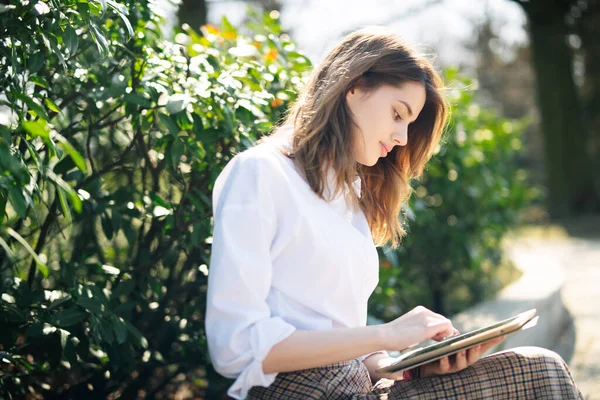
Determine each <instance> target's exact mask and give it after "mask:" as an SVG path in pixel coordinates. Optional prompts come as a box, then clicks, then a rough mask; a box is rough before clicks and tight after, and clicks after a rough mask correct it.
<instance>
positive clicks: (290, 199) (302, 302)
mask: <svg viewBox="0 0 600 400" xmlns="http://www.w3.org/2000/svg"><path fill="white" fill-rule="evenodd" d="M290 134H291V131H290V130H289V129H288V131H287V133H284V134H283V135H282V136H279V138H278V139H277V140H275V139H271V142H268V141H267V142H264V143H261V144H258V145H256V146H254V147H252V148H250V149H248V150H245V151H243V152H241V153H239V154H237V155H236V156H234V157H233V158H232V159H231V160H230V161H229V163H228V164H227V165H226V166H225V168H224V169H223V171H222V172H221V174H220V175H219V176H218V177H217V180H216V182H215V185H214V188H213V215H214V231H213V240H212V254H211V259H210V268H209V274H208V293H207V303H206V320H205V328H206V337H207V340H208V350H209V355H210V358H211V361H212V363H213V366H214V368H215V370H216V371H217V372H218V373H220V374H221V375H223V376H225V377H228V378H235V382H234V383H233V385H232V386H231V387H230V388H229V390H228V392H227V393H228V395H229V396H231V397H233V398H235V399H244V398H246V396H247V393H248V390H250V388H251V387H252V386H257V385H258V386H269V385H270V384H271V383H273V381H274V380H275V376H276V375H277V373H272V374H265V373H264V372H263V369H262V361H263V359H264V358H265V357H266V355H267V353H268V352H269V350H270V349H271V348H272V347H273V346H274V345H275V344H277V343H278V342H280V341H282V340H284V339H286V338H287V337H288V336H290V335H291V334H292V333H293V332H294V331H296V330H297V329H302V330H312V331H317V330H329V329H335V328H343V327H359V326H365V325H366V321H367V300H368V298H369V296H370V295H371V293H372V292H373V290H374V289H375V287H376V286H377V283H378V280H379V259H378V254H377V250H376V247H375V245H374V242H373V238H372V235H371V232H370V230H369V226H368V224H367V220H366V218H365V215H364V213H363V212H362V210H358V212H354V211H352V209H351V207H349V206H348V204H346V201H345V196H344V194H339V195H338V196H337V197H336V198H334V199H332V200H331V201H329V202H328V201H325V200H323V199H321V198H319V197H318V196H317V195H316V194H315V193H314V192H313V191H312V189H311V188H310V186H309V185H308V183H307V182H306V181H305V180H304V178H303V177H302V175H301V174H300V173H299V171H298V170H297V169H296V167H295V164H294V162H293V160H292V159H290V158H288V157H286V156H285V155H283V154H282V153H281V152H280V151H279V150H278V149H277V147H276V146H279V147H284V146H286V147H288V148H289V141H290V138H291V135H290ZM327 178H328V182H327V185H328V186H327V188H328V189H329V191H327V190H326V193H325V196H326V198H327V199H331V194H332V191H333V190H332V189H333V178H334V174H333V171H332V170H329V171H327ZM360 184H361V181H360V178H358V177H357V179H356V180H355V181H354V187H353V190H355V191H356V193H357V194H358V195H359V196H360ZM347 190H349V189H348V188H346V192H347ZM381 353H384V354H385V352H384V351H381ZM371 354H373V353H369V354H365V355H363V356H361V357H359V359H360V360H364V359H365V358H366V357H367V356H369V355H371Z"/></svg>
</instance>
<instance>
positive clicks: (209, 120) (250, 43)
mask: <svg viewBox="0 0 600 400" xmlns="http://www.w3.org/2000/svg"><path fill="white" fill-rule="evenodd" d="M151 4H152V3H150V2H147V1H145V0H140V1H135V0H131V1H127V2H126V3H124V4H120V3H116V2H114V1H112V0H100V1H87V0H77V1H75V0H63V1H61V2H48V3H44V2H36V1H35V0H34V1H31V2H29V3H26V2H20V1H16V0H13V1H11V2H10V4H9V5H0V7H1V8H0V27H2V28H1V29H2V30H3V32H2V33H3V34H2V37H3V38H4V39H3V40H2V41H0V69H1V71H0V88H1V89H0V99H2V100H0V101H1V105H3V106H5V108H4V110H5V111H6V110H7V109H8V110H9V111H10V118H11V121H10V122H9V123H8V124H5V125H2V126H0V133H1V139H0V168H1V173H0V224H1V228H0V245H1V246H0V252H1V253H0V259H1V263H0V268H1V269H0V274H1V279H0V291H1V292H2V293H3V294H2V300H1V302H0V326H2V329H1V330H0V362H1V363H2V373H0V382H1V385H0V397H5V396H6V397H9V396H10V395H12V396H15V397H18V396H21V395H24V394H25V393H31V394H32V395H34V396H36V397H43V398H51V397H53V396H60V397H64V398H82V397H83V396H84V395H86V393H88V392H89V391H90V390H93V392H94V395H95V396H96V397H98V398H106V397H107V396H108V395H109V394H110V393H117V394H119V395H120V396H121V397H122V398H133V397H136V395H137V393H138V392H139V390H140V389H143V390H144V391H145V393H146V394H147V395H148V396H152V395H153V394H154V393H156V392H158V391H160V390H162V389H164V388H165V387H166V385H170V384H171V383H172V382H173V379H174V377H176V376H178V375H180V374H188V373H189V374H190V375H191V376H193V378H194V380H192V379H191V378H190V380H189V381H191V382H193V387H194V390H200V388H203V387H206V381H207V379H209V380H211V382H214V385H212V387H213V392H217V391H222V387H219V385H218V383H219V380H218V379H215V378H214V376H213V375H211V374H214V372H212V370H211V369H208V371H206V368H205V366H206V365H208V359H207V358H208V356H207V351H206V344H205V338H204V333H203V332H204V328H203V324H204V308H205V293H206V275H207V274H208V270H207V264H208V260H209V254H210V235H211V229H212V225H211V219H210V214H211V200H210V193H211V190H212V185H213V183H214V179H215V178H216V176H217V175H218V173H219V172H220V171H221V169H222V168H223V167H224V165H225V164H226V163H227V162H228V161H229V160H230V159H231V157H232V156H233V155H234V154H235V153H236V152H238V151H239V150H240V149H242V148H245V147H249V146H251V145H252V144H253V143H254V142H255V140H256V139H257V137H258V136H260V135H261V134H262V133H264V132H267V131H269V130H270V129H271V127H272V125H273V123H275V122H276V121H278V120H279V119H280V118H281V115H282V113H283V112H284V110H285V109H286V107H287V105H288V103H289V102H290V101H292V100H294V98H295V95H296V91H295V88H296V87H297V86H298V85H299V84H301V83H302V79H304V76H305V73H306V71H307V70H308V69H309V68H310V62H309V61H308V60H307V59H306V58H305V57H304V56H302V55H301V54H299V53H297V52H296V51H295V50H294V44H293V43H292V42H291V41H290V40H289V38H288V37H287V36H286V35H285V34H283V33H282V32H281V29H280V27H279V24H278V21H277V20H276V19H274V18H272V17H270V16H268V15H267V16H262V15H254V16H253V19H252V21H251V23H250V24H249V32H250V36H245V35H243V34H240V33H238V32H237V30H236V29H235V28H234V27H232V26H231V25H230V24H229V23H228V22H227V21H226V20H223V23H222V26H221V27H220V28H216V27H212V26H206V27H205V30H204V35H203V36H200V35H198V34H197V33H194V32H192V31H191V30H189V29H185V30H184V31H180V32H179V33H178V34H177V36H176V41H175V42H174V43H173V42H169V41H166V40H163V39H162V38H161V33H160V29H159V23H160V19H159V18H158V17H157V15H156V14H155V12H154V11H153V10H152V6H151ZM213 394H214V393H213ZM208 395H209V396H210V395H211V394H210V393H209V394H208Z"/></svg>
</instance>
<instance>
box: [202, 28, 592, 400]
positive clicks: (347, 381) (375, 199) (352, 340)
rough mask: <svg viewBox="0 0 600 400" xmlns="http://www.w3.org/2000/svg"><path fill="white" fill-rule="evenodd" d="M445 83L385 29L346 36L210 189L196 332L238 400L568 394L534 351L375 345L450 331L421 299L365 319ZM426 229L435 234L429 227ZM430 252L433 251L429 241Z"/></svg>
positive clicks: (542, 352)
mask: <svg viewBox="0 0 600 400" xmlns="http://www.w3.org/2000/svg"><path fill="white" fill-rule="evenodd" d="M443 90H444V85H443V82H442V79H441V78H440V76H439V75H438V73H437V72H436V71H435V70H434V69H433V67H432V66H431V64H430V62H429V61H428V60H426V59H425V58H424V57H421V56H419V55H417V54H416V53H415V51H414V50H413V49H411V48H409V47H408V46H407V45H406V44H405V43H404V42H403V41H401V40H400V39H399V38H398V37H396V36H395V35H393V34H391V33H389V32H387V31H385V30H383V29H375V28H369V29H363V30H360V31H357V32H354V33H351V34H349V35H347V36H346V37H344V38H343V40H342V41H341V42H340V43H339V44H338V45H337V46H335V47H334V48H333V49H332V50H331V51H330V52H329V53H328V55H327V56H326V57H325V59H324V60H323V61H322V62H321V63H320V64H319V65H318V66H317V67H316V68H315V69H314V71H313V72H312V74H311V76H310V79H309V81H308V83H307V84H306V86H305V87H304V88H303V90H302V92H301V93H300V96H299V97H298V100H297V101H296V103H295V104H294V105H293V107H292V108H291V109H290V112H289V114H288V116H287V118H286V120H285V121H284V122H283V123H282V124H281V126H279V127H278V128H276V129H275V131H274V132H273V133H272V134H271V135H269V136H266V137H264V138H263V139H262V140H260V141H259V142H258V143H257V144H256V145H255V146H253V147H251V148H250V149H247V150H245V151H243V152H241V153H239V154H237V155H235V156H234V157H233V158H232V159H231V160H230V161H229V162H228V164H227V165H226V167H225V168H224V169H223V171H222V172H221V174H220V175H219V177H218V178H217V180H216V182H215V185H214V188H213V212H214V233H213V242H212V255H211V261H210V269H209V276H208V296H207V305H206V323H205V324H206V337H207V340H208V349H209V353H210V357H211V361H212V363H213V366H214V368H215V369H216V371H217V372H218V373H220V374H221V375H223V376H225V377H229V378H233V379H235V382H234V383H233V385H232V386H231V387H230V388H229V390H228V394H229V395H230V396H232V397H233V398H236V399H245V398H247V399H378V398H381V399H384V398H385V399H402V398H420V399H449V398H452V399H456V398H469V399H470V398H477V399H490V398H493V399H515V398H528V399H542V398H543V399H556V398H566V399H567V398H568V399H576V398H581V393H580V392H579V390H578V389H577V387H576V386H575V384H574V382H573V380H572V379H571V376H570V373H569V370H568V368H567V366H566V364H565V362H564V361H563V360H562V359H561V358H560V356H558V355H557V354H556V353H554V352H552V351H550V350H546V349H543V348H539V347H520V348H514V349H510V350H505V351H503V352H499V353H495V354H492V355H489V356H486V357H483V358H481V355H482V354H483V353H484V352H485V351H486V350H487V349H489V348H490V347H491V346H493V345H495V344H497V343H498V342H499V341H500V340H502V338H500V339H496V340H493V341H490V342H487V343H485V344H483V345H480V346H478V347H474V348H471V349H468V350H465V351H463V352H460V353H458V354H457V355H456V356H455V357H445V358H443V359H441V360H438V361H436V362H432V363H430V364H427V365H424V366H422V367H420V368H417V369H414V370H411V371H408V372H404V373H397V374H385V375H382V374H379V373H377V372H376V370H377V369H378V368H379V367H381V366H385V365H388V364H390V363H391V362H392V361H393V360H394V359H393V358H390V357H389V356H388V354H387V353H386V351H385V350H402V349H406V348H409V347H411V346H414V345H415V344H418V343H421V342H424V341H425V340H428V339H434V340H441V339H442V338H444V337H446V336H450V335H453V334H456V333H458V332H457V330H456V329H455V328H454V327H453V326H452V323H451V321H450V320H449V319H448V318H446V317H444V316H442V315H439V314H437V313H434V312H432V311H431V310H428V309H427V308H425V307H422V306H418V307H416V308H414V309H413V310H411V311H409V312H408V313H406V314H404V315H402V316H400V317H398V318H397V319H395V320H393V321H391V322H388V323H385V324H381V325H369V326H367V325H366V319H367V300H368V298H369V296H370V295H371V293H372V292H373V290H374V289H375V287H376V286H377V283H378V268H379V260H378V254H377V250H376V246H381V245H384V244H386V243H389V244H390V245H391V246H392V247H397V246H398V244H399V242H400V240H401V238H402V237H403V235H405V232H404V230H403V229H402V226H401V223H400V221H399V215H400V212H401V208H402V205H403V204H404V203H405V202H406V201H407V200H408V198H409V197H410V195H411V190H412V189H411V187H410V179H411V178H416V177H419V176H420V175H421V174H422V172H423V169H424V167H425V165H426V163H427V161H428V160H429V159H430V158H431V156H432V154H433V153H434V152H435V149H436V147H437V146H438V145H439V142H440V140H441V138H442V132H443V129H444V126H445V123H446V120H447V117H448V106H447V103H446V101H445V99H444V96H443ZM431 229H436V227H434V226H432V227H431ZM433 250H435V249H433Z"/></svg>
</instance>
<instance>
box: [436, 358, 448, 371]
mask: <svg viewBox="0 0 600 400" xmlns="http://www.w3.org/2000/svg"><path fill="white" fill-rule="evenodd" d="M448 371H450V358H448V357H442V358H440V362H439V366H438V371H437V372H438V373H439V374H446V373H448Z"/></svg>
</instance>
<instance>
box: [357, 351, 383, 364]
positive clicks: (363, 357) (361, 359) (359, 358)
mask: <svg viewBox="0 0 600 400" xmlns="http://www.w3.org/2000/svg"><path fill="white" fill-rule="evenodd" d="M374 354H383V355H386V356H389V354H388V352H387V351H385V350H378V351H374V352H372V353H367V354H365V355H362V356H360V357H357V359H358V361H364V360H366V359H367V358H369V357H370V356H372V355H374Z"/></svg>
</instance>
